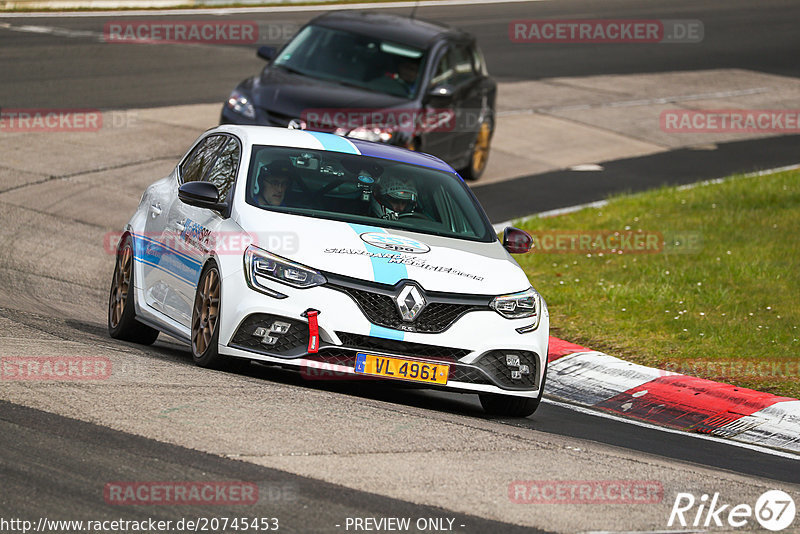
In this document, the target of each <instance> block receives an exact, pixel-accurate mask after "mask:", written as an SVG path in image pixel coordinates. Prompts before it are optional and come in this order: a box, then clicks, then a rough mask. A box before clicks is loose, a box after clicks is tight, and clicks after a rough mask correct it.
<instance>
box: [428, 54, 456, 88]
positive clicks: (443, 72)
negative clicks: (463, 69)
mask: <svg viewBox="0 0 800 534" xmlns="http://www.w3.org/2000/svg"><path fill="white" fill-rule="evenodd" d="M452 78H453V69H452V68H451V67H450V54H445V55H443V56H442V57H441V58H440V59H439V63H437V65H436V70H435V71H434V72H433V78H431V86H436V85H441V84H445V83H453V82H452Z"/></svg>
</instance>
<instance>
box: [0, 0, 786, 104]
mask: <svg viewBox="0 0 800 534" xmlns="http://www.w3.org/2000/svg"><path fill="white" fill-rule="evenodd" d="M387 11H389V12H396V13H399V14H404V15H407V14H409V10H408V9H405V8H404V9H388V10H387ZM314 15H315V13H314V12H300V13H236V14H230V15H216V16H214V17H213V18H214V19H215V20H217V19H219V20H253V21H256V22H258V24H259V25H261V26H263V27H264V28H265V30H264V32H265V34H266V35H265V37H266V39H265V41H264V42H265V43H267V44H273V45H277V44H279V42H278V41H277V40H275V39H274V38H273V39H272V42H269V41H270V39H269V37H270V35H269V28H270V27H273V28H276V30H275V31H274V32H273V33H274V34H277V35H280V28H281V26H282V25H286V26H289V27H294V28H296V27H298V26H299V25H301V24H303V23H305V22H306V21H307V20H309V19H310V18H312V16H314ZM417 16H418V17H419V18H425V19H430V20H436V21H441V22H446V23H449V24H453V25H455V26H458V27H461V28H464V29H466V30H467V31H469V32H471V33H473V34H474V35H476V36H477V38H478V40H479V42H480V43H481V47H482V49H483V51H484V55H485V56H486V61H487V64H488V65H489V67H490V72H491V74H492V75H493V76H494V77H496V78H497V80H498V81H501V82H507V81H517V80H538V79H543V78H553V77H561V76H591V75H595V74H629V73H648V72H669V71H687V70H689V71H691V70H705V69H721V68H741V69H748V70H754V71H761V72H766V73H771V74H780V75H784V76H794V77H797V76H800V63H798V61H797V51H798V49H800V46H799V40H800V39H799V38H798V35H797V25H796V22H797V21H798V20H800V4H798V3H797V2H793V1H791V0H761V1H758V2H752V1H748V0H709V1H704V2H697V1H693V0H677V1H669V2H648V1H643V0H611V1H604V2H602V4H598V3H597V2H596V1H592V0H557V1H546V2H523V3H510V4H491V5H471V6H464V7H456V6H442V7H421V8H419V9H418V10H417ZM593 17H596V18H604V19H616V18H620V19H695V20H699V21H701V22H702V23H703V27H704V34H705V35H704V39H703V42H702V43H701V44H699V45H692V44H683V45H682V44H669V45H667V44H637V45H629V44H602V45H600V44H597V45H593V44H576V43H575V44H537V45H530V44H518V43H512V42H511V41H510V40H509V37H508V25H509V23H510V22H511V21H513V20H518V19H538V18H550V19H553V18H555V19H561V18H563V19H567V18H570V19H575V18H593ZM208 18H209V16H207V15H203V16H197V15H194V16H192V15H191V14H188V15H174V16H169V17H161V16H154V15H140V16H136V17H130V16H126V15H125V14H124V13H123V12H121V13H115V14H113V15H105V16H97V17H86V18H82V17H68V16H67V17H62V16H53V17H36V18H25V17H21V18H8V19H4V18H3V16H2V15H0V21H3V20H5V21H6V22H8V23H10V24H12V25H38V26H54V27H58V28H63V29H67V30H83V31H90V32H94V35H95V36H94V37H93V36H86V37H69V38H66V37H64V36H59V35H54V34H38V33H24V32H13V31H0V63H2V65H3V75H2V77H0V107H54V108H65V107H67V108H68V107H78V108H81V107H90V108H101V109H130V108H143V107H155V106H167V105H179V104H196V103H209V102H220V103H222V101H223V100H224V99H225V98H226V97H227V96H228V94H229V93H230V90H231V89H232V88H233V87H234V86H235V85H236V84H237V83H238V82H239V81H241V80H242V79H244V78H246V77H248V76H251V75H253V74H256V73H257V72H258V71H259V69H260V68H261V67H262V66H263V61H261V60H260V59H258V58H257V57H256V56H255V54H254V53H247V52H245V50H252V47H246V46H245V47H241V48H239V47H235V46H203V47H198V46H192V45H176V46H169V47H151V46H143V45H138V44H113V45H108V46H107V45H106V44H105V43H102V42H98V36H102V33H103V27H104V24H105V23H106V22H109V21H115V20H117V19H123V20H153V19H163V20H193V19H200V20H207V19H208ZM242 48H244V50H243V49H242ZM200 51H202V52H201V53H198V52H200Z"/></svg>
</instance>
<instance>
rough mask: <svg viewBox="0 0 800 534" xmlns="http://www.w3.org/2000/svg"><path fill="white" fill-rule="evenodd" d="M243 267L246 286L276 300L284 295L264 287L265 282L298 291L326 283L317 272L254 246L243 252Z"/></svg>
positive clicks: (323, 277)
mask: <svg viewBox="0 0 800 534" xmlns="http://www.w3.org/2000/svg"><path fill="white" fill-rule="evenodd" d="M244 265H245V276H246V277H247V283H248V285H249V286H250V287H252V288H253V289H255V290H256V291H261V292H262V293H266V294H267V295H270V296H272V297H276V298H284V297H286V295H284V294H282V293H278V292H277V291H275V290H273V289H270V288H269V287H267V286H266V285H264V282H265V281H267V280H272V281H275V282H280V283H281V284H286V285H288V286H292V287H297V288H300V289H307V288H309V287H314V286H318V285H322V284H324V283H326V282H327V281H328V280H327V279H326V278H325V276H323V275H322V273H320V272H319V271H315V270H314V269H312V268H310V267H306V266H305V265H301V264H299V263H295V262H293V261H291V260H287V259H286V258H281V257H280V256H276V255H275V254H270V253H269V252H267V251H266V250H262V249H260V248H258V247H256V246H255V245H250V246H249V247H247V250H245V251H244Z"/></svg>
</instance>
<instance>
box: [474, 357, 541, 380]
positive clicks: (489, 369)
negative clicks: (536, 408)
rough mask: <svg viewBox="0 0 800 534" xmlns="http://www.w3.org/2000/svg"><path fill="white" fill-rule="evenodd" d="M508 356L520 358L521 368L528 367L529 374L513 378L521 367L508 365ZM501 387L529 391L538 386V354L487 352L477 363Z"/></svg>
mask: <svg viewBox="0 0 800 534" xmlns="http://www.w3.org/2000/svg"><path fill="white" fill-rule="evenodd" d="M507 356H516V357H518V358H519V363H520V366H527V367H528V373H527V374H521V376H520V377H519V378H512V371H515V370H516V371H519V370H520V366H516V365H508V363H507V360H506V358H507ZM475 365H476V366H478V367H480V368H481V369H483V370H484V371H486V373H487V374H488V375H489V376H491V377H492V378H493V379H494V380H495V382H497V383H498V384H499V385H501V386H505V387H512V388H522V389H529V388H533V387H535V386H536V376H537V374H538V373H537V367H536V353H534V352H529V351H525V350H493V351H490V352H487V353H486V354H484V355H483V356H481V357H480V359H479V360H478V361H477V362H476V363H475Z"/></svg>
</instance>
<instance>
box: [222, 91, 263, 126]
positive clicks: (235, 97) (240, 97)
mask: <svg viewBox="0 0 800 534" xmlns="http://www.w3.org/2000/svg"><path fill="white" fill-rule="evenodd" d="M225 105H226V106H228V109H230V110H233V111H234V112H235V113H238V114H239V115H244V116H245V117H247V118H248V119H251V120H252V119H255V118H256V109H255V108H254V107H253V103H252V102H250V99H249V98H247V96H245V95H244V94H243V93H240V92H239V91H233V92H232V93H231V96H229V97H228V101H227V102H226V103H225Z"/></svg>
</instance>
